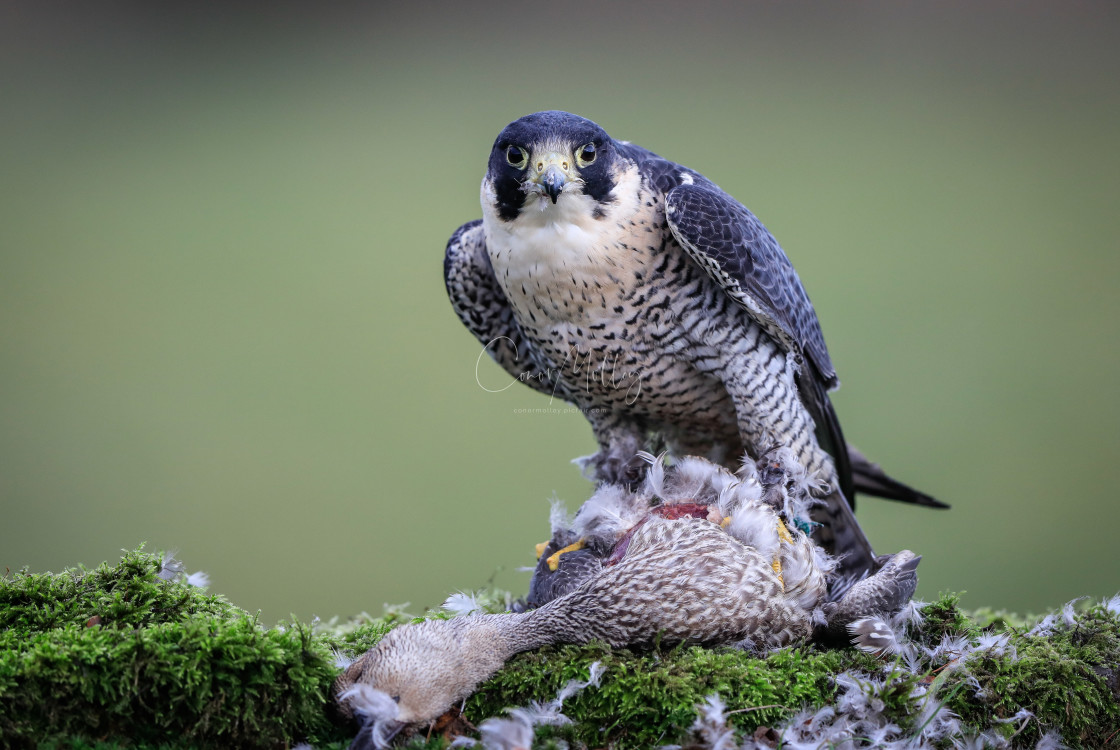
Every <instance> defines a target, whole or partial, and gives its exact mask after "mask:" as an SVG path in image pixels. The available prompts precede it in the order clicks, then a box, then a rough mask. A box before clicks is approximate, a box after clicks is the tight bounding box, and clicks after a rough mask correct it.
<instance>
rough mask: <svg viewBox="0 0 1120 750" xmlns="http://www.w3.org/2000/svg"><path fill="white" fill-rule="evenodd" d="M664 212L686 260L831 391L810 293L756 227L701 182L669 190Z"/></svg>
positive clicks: (832, 375)
mask: <svg viewBox="0 0 1120 750" xmlns="http://www.w3.org/2000/svg"><path fill="white" fill-rule="evenodd" d="M665 213H666V219H667V221H668V222H669V229H670V230H671V231H672V232H673V236H674V237H676V239H677V242H679V243H680V244H681V247H683V248H684V249H685V251H686V252H687V253H688V254H689V255H690V256H691V257H692V259H693V260H694V261H696V262H697V263H698V264H699V265H700V266H701V267H702V268H703V269H704V270H705V271H707V272H708V274H710V275H711V277H712V278H713V279H715V281H716V282H717V283H718V284H719V285H720V286H722V287H723V288H724V290H725V291H726V292H727V294H728V295H729V296H730V297H731V298H732V299H734V300H735V301H736V302H738V303H739V304H740V305H741V306H742V307H744V308H745V309H746V310H747V312H748V313H750V314H751V316H752V317H754V318H755V320H757V321H758V322H759V323H761V324H762V326H763V327H764V328H765V329H766V331H767V332H768V333H769V334H770V335H771V336H772V337H774V338H775V339H776V340H777V341H778V342H779V343H781V344H782V346H783V347H784V348H785V349H786V350H787V351H789V352H791V353H792V354H793V355H794V356H795V357H797V358H798V359H799V360H802V359H807V360H809V361H810V362H812V365H813V367H814V368H815V370H816V375H818V376H819V377H820V378H821V381H822V384H823V385H824V386H825V388H826V389H827V390H832V389H833V388H835V387H836V386H837V385H838V384H839V381H838V380H837V378H836V368H834V367H833V366H832V360H831V359H830V358H829V356H828V349H827V348H826V347H825V343H824V335H823V334H822V333H821V327H820V323H819V322H818V321H817V314H816V312H814V311H813V305H812V303H811V302H809V295H808V294H806V293H805V288H804V287H803V286H802V285H801V279H800V278H798V276H797V272H796V271H794V270H793V265H792V264H791V263H790V262H789V258H787V257H786V254H785V253H784V252H782V248H781V247H780V246H779V245H778V241H777V240H775V239H774V236H773V235H772V234H770V232H769V231H768V230H767V229H766V227H764V226H763V225H762V222H761V221H759V220H758V218H756V217H755V215H754V214H752V213H751V212H750V211H748V210H747V208H746V207H745V206H743V204H741V203H739V202H738V201H737V200H735V199H734V198H732V197H731V196H730V195H728V194H727V193H725V192H723V191H722V190H720V189H719V188H718V187H716V186H715V185H714V184H712V183H710V182H708V181H707V180H704V181H703V182H701V181H694V182H693V184H682V185H678V186H677V187H675V188H673V189H672V190H670V191H669V192H668V194H667V195H666V196H665Z"/></svg>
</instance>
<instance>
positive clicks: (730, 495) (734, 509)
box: [716, 475, 762, 516]
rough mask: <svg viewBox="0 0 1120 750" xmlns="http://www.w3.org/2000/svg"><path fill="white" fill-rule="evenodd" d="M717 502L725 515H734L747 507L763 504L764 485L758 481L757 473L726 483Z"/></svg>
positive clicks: (720, 510)
mask: <svg viewBox="0 0 1120 750" xmlns="http://www.w3.org/2000/svg"><path fill="white" fill-rule="evenodd" d="M716 504H717V507H718V508H719V512H720V513H721V514H722V515H723V516H734V515H735V514H736V513H741V512H742V511H743V510H744V509H746V508H755V507H759V506H761V505H762V485H761V484H759V483H758V477H757V475H756V476H754V477H751V478H750V479H741V480H738V481H734V482H731V483H729V484H728V485H726V486H725V487H724V489H723V491H722V492H720V495H719V498H718V500H717V501H716Z"/></svg>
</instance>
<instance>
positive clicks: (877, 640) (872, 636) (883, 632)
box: [847, 617, 902, 656]
mask: <svg viewBox="0 0 1120 750" xmlns="http://www.w3.org/2000/svg"><path fill="white" fill-rule="evenodd" d="M847 627H848V634H849V635H851V637H852V644H853V645H854V646H855V647H856V648H858V649H859V650H860V651H864V652H866V653H869V654H874V655H875V656H886V655H888V654H897V653H899V652H901V651H902V644H901V643H900V642H899V638H898V634H897V633H895V631H894V629H893V628H891V626H890V625H889V624H888V623H886V622H885V621H883V620H881V619H879V618H878V617H863V618H861V619H859V620H856V621H855V622H852V623H849V624H848V626H847Z"/></svg>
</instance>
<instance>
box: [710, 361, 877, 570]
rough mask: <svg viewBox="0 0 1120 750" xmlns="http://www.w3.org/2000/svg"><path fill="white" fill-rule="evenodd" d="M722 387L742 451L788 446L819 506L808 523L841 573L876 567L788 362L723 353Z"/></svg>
mask: <svg viewBox="0 0 1120 750" xmlns="http://www.w3.org/2000/svg"><path fill="white" fill-rule="evenodd" d="M725 361H726V363H727V364H726V366H725V370H724V373H725V379H724V387H725V388H726V389H727V392H728V394H730V396H731V400H732V401H733V402H734V404H735V412H736V416H737V418H738V420H739V432H740V435H741V436H742V438H743V443H744V445H745V447H746V450H747V452H748V453H749V454H750V455H751V456H754V457H757V456H760V455H762V454H763V453H764V452H765V451H766V450H767V449H768V448H770V447H773V446H774V445H775V444H776V445H780V446H785V447H787V448H789V449H790V450H791V451H792V452H793V454H794V456H796V457H797V460H798V461H799V462H800V463H801V465H802V466H804V467H805V470H806V472H808V474H809V476H810V477H811V478H813V479H814V480H815V481H814V484H816V485H817V488H814V489H813V490H812V491H811V492H812V495H813V496H814V497H816V498H818V499H820V500H821V501H822V503H823V507H821V508H818V509H816V510H815V511H814V512H813V514H812V517H813V520H814V521H816V522H818V523H820V524H821V526H820V527H819V528H818V529H817V530H816V531H815V532H814V534H813V536H814V538H815V539H816V540H817V542H818V543H819V544H820V545H821V546H822V547H824V548H825V549H826V550H827V551H828V552H829V553H831V554H833V555H836V556H838V557H840V558H841V562H840V572H841V573H842V574H846V575H854V576H860V575H862V574H863V573H864V572H866V571H872V572H873V571H874V570H876V569H877V568H878V564H877V563H876V558H875V553H874V551H873V550H872V549H871V545H870V543H869V542H868V541H867V537H866V536H865V535H864V533H863V529H861V528H860V526H859V523H858V522H856V519H855V516H854V515H853V513H852V510H851V506H850V505H849V504H848V501H847V500H845V499H844V496H843V494H842V493H841V492H840V490H839V483H838V478H837V474H836V466H835V464H834V463H833V461H832V457H831V456H829V455H828V453H827V452H826V451H825V450H824V449H823V448H821V446H820V444H819V443H818V442H817V438H816V434H815V425H814V423H813V418H812V416H811V415H810V414H809V412H808V410H807V409H806V408H805V405H804V404H803V403H802V401H801V397H800V395H799V392H798V388H797V383H796V381H795V378H794V370H793V362H792V361H790V360H788V359H787V358H786V356H785V354H784V353H783V352H781V351H780V350H778V349H777V348H776V347H772V348H771V349H770V350H769V351H763V350H762V347H759V348H757V349H752V348H750V347H749V346H748V347H746V350H745V351H738V350H736V349H732V351H730V352H728V354H727V359H726V360H725Z"/></svg>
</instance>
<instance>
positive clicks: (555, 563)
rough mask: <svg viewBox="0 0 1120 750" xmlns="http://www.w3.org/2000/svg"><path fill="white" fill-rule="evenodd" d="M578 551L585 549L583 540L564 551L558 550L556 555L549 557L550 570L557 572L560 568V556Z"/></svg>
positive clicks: (570, 545)
mask: <svg viewBox="0 0 1120 750" xmlns="http://www.w3.org/2000/svg"><path fill="white" fill-rule="evenodd" d="M577 549H583V540H582V539H580V540H579V541H578V542H576V543H575V544H569V545H568V546H567V547H565V548H564V549H562V550H557V551H556V552H555V553H553V554H551V555H549V556H548V561H547V562H548V569H549V570H551V571H555V570H556V569H557V568H558V567H560V555H562V554H564V553H565V552H575V551H576V550H577Z"/></svg>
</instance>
